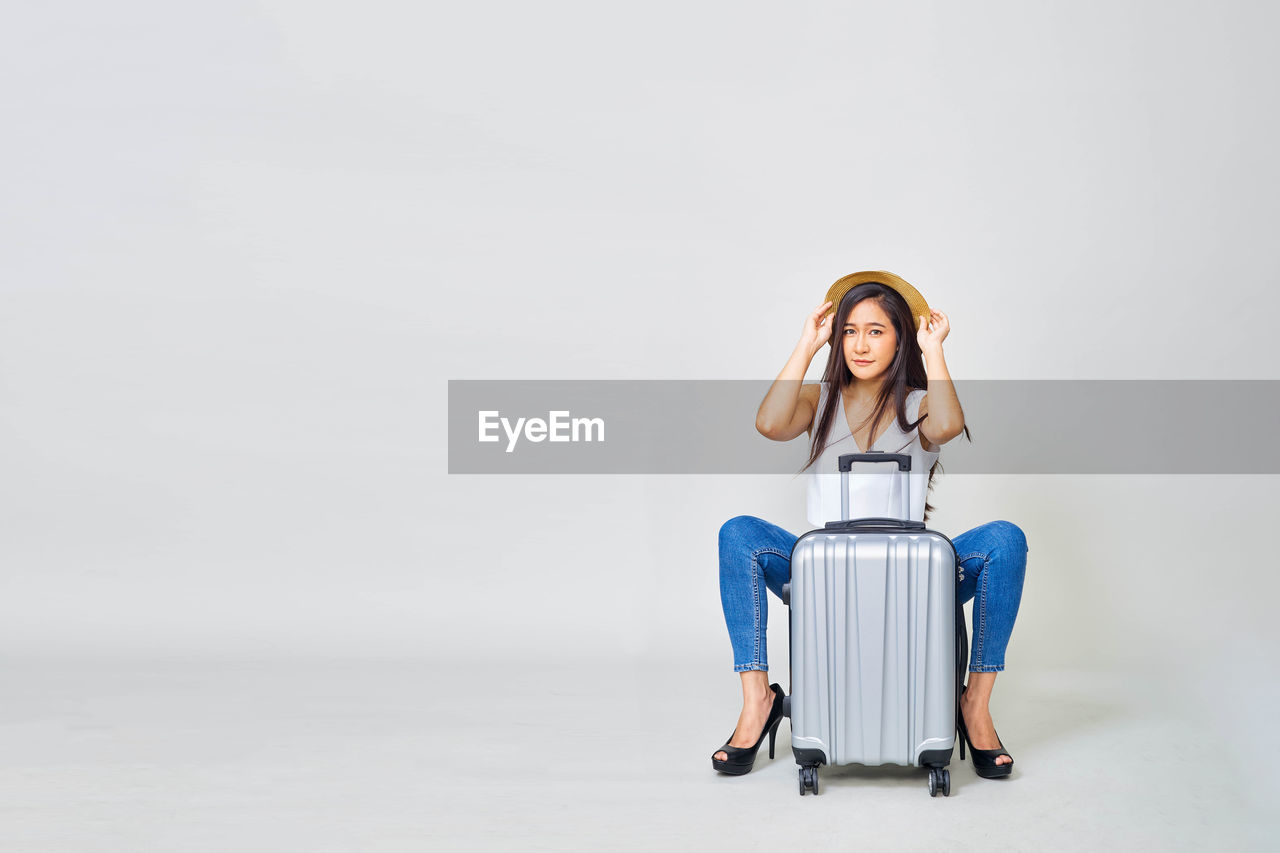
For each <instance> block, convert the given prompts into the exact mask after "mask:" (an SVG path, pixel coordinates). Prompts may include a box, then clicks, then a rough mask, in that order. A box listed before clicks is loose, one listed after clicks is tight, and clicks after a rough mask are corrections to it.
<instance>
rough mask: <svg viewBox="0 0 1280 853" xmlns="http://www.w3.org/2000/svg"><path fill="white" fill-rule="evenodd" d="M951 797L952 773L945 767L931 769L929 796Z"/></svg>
mask: <svg viewBox="0 0 1280 853" xmlns="http://www.w3.org/2000/svg"><path fill="white" fill-rule="evenodd" d="M938 794H942V796H944V797H949V796H951V771H950V770H948V769H947V768H945V767H930V768H929V796H931V797H936V796H938Z"/></svg>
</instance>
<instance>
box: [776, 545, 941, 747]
mask: <svg viewBox="0 0 1280 853" xmlns="http://www.w3.org/2000/svg"><path fill="white" fill-rule="evenodd" d="M955 585H956V553H955V549H954V547H953V546H952V544H951V542H950V541H949V540H948V539H947V538H946V537H945V536H942V535H941V534H938V533H935V532H933V531H929V530H912V531H902V532H872V531H860V532H846V531H832V530H829V529H824V530H814V531H810V532H809V533H806V534H805V535H804V536H802V537H800V539H799V540H798V541H797V542H796V545H795V547H794V548H793V550H792V555H791V590H790V609H791V702H790V709H791V744H792V747H793V748H794V749H796V750H800V749H805V750H812V749H817V750H821V752H822V754H823V756H824V757H825V763H827V764H868V765H878V764H902V765H914V766H920V765H921V754H922V753H923V752H925V751H926V750H946V755H945V759H944V760H942V761H939V760H938V759H939V756H938V754H937V753H933V754H932V755H930V756H927V758H928V759H929V762H928V763H930V764H938V765H941V764H945V763H946V762H947V760H949V759H950V751H951V749H952V748H953V747H954V745H955V708H956V704H955V703H956V668H957V658H956V624H955V619H956V605H955ZM810 755H811V754H810ZM796 758H797V761H799V762H801V763H804V762H803V761H802V760H801V754H800V753H799V752H797V753H796Z"/></svg>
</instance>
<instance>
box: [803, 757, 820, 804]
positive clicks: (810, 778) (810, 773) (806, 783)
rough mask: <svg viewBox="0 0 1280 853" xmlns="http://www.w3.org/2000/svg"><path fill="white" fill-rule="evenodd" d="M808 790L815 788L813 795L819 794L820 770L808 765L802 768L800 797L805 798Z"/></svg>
mask: <svg viewBox="0 0 1280 853" xmlns="http://www.w3.org/2000/svg"><path fill="white" fill-rule="evenodd" d="M808 788H813V793H814V794H815V795H816V794H817V793H818V768H817V767H815V766H813V765H811V764H806V765H805V766H803V767H801V768H800V796H802V797H803V796H804V792H805V790H806V789H808Z"/></svg>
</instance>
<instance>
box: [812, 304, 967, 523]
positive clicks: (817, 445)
mask: <svg viewBox="0 0 1280 853" xmlns="http://www.w3.org/2000/svg"><path fill="white" fill-rule="evenodd" d="M864 299H874V300H876V303H877V304H878V305H879V306H880V308H881V309H882V310H883V311H884V313H885V314H887V315H889V321H890V322H891V323H892V324H893V330H894V332H896V333H897V336H898V348H897V350H895V351H894V354H893V362H892V363H891V364H890V365H889V369H888V371H887V375H886V376H885V379H884V383H883V384H882V385H881V386H880V393H879V394H878V395H877V396H876V402H875V405H874V406H873V407H872V410H871V414H870V415H869V416H868V417H867V420H864V421H863V422H862V423H860V424H858V425H857V426H856V427H855V428H854V430H853V431H854V432H857V431H858V430H859V429H862V427H863V426H864V425H865V424H867V423H868V422H870V423H871V424H872V431H873V433H874V427H875V425H877V424H879V423H880V419H881V418H882V417H883V416H884V413H885V412H886V411H887V410H888V408H889V407H890V406H893V410H894V413H895V414H896V415H897V419H898V428H899V429H901V430H902V431H903V432H904V433H908V434H909V433H910V432H911V431H912V430H913V429H917V428H918V427H919V426H920V424H921V422H923V421H924V419H925V418H927V417H929V415H928V413H926V414H925V415H924V417H921V418H917V419H916V421H915V422H914V423H909V422H908V421H907V396H908V395H909V394H910V393H911V392H912V391H914V390H916V389H928V387H929V378H928V374H927V373H926V372H925V366H924V353H923V352H922V351H921V349H920V343H919V341H917V340H916V322H915V318H913V317H912V316H911V309H910V308H909V307H907V301H906V300H905V299H903V298H902V295H901V294H900V293H898V291H896V290H894V289H893V288H892V287H889V286H888V285H884V284H880V283H879V282H876V281H869V282H865V283H864V284H859V285H857V286H856V287H854V288H852V289H851V290H850V291H849V292H848V293H847V294H845V297H844V299H841V300H840V304H839V305H838V306H837V307H836V313H835V318H834V319H833V321H832V323H831V353H830V354H829V355H828V356H827V367H826V369H825V370H824V371H823V372H822V381H823V382H824V383H826V385H827V399H826V402H825V403H824V404H823V406H822V411H820V412H818V413H817V414H816V415H815V416H814V425H813V430H812V432H810V434H809V435H810V439H809V461H808V462H807V463H805V466H804V468H801V469H800V470H801V471H804V470H806V469H808V468H810V467H812V466H813V464H814V463H815V462H817V461H818V458H819V457H820V456H822V451H823V450H824V449H826V446H827V438H828V436H829V435H830V434H831V424H832V422H833V421H834V420H835V418H836V413H837V412H839V413H840V416H841V417H843V416H844V405H843V395H842V394H841V393H840V392H841V391H843V390H844V389H845V388H848V387H849V386H850V385H852V384H853V382H854V377H853V371H851V370H850V369H849V365H848V364H847V363H846V362H845V360H844V340H843V338H844V324H845V322H846V321H847V320H848V318H849V314H850V313H852V311H853V307H854V306H855V305H857V304H858V303H859V302H861V301H862V300H864ZM964 436H965V438H967V439H969V440H970V441H972V440H973V439H972V438H971V437H970V435H969V426H968V424H966V425H965V427H964ZM854 444H855V447H856V445H857V442H854ZM941 465H942V460H941V459H939V460H938V461H936V462H934V463H933V467H932V468H930V469H929V483H928V486H927V487H926V489H925V495H926V499H925V504H924V519H925V521H928V520H929V513H931V512H932V511H933V505H932V504H930V503H929V501H928V493H929V492H930V491H932V490H933V473H934V472H935V471H937V470H939V469H940V468H941Z"/></svg>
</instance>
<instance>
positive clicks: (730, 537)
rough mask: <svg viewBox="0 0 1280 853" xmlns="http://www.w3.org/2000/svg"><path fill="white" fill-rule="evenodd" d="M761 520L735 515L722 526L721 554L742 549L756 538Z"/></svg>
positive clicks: (752, 516) (749, 516)
mask: <svg viewBox="0 0 1280 853" xmlns="http://www.w3.org/2000/svg"><path fill="white" fill-rule="evenodd" d="M759 525H760V519H758V518H756V517H755V516H754V515H735V516H734V517H733V518H731V519H729V520H728V521H726V522H725V523H724V524H722V525H720V553H721V554H724V553H726V552H727V551H732V550H735V549H738V548H741V547H742V546H743V545H744V544H745V543H747V542H750V541H751V540H753V539H754V538H755V535H754V534H755V533H756V531H758V530H759Z"/></svg>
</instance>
